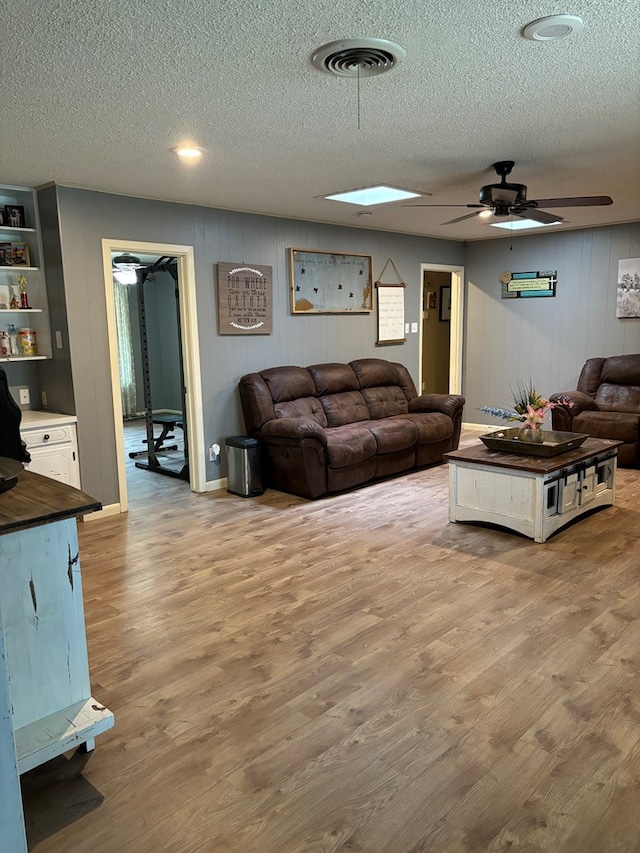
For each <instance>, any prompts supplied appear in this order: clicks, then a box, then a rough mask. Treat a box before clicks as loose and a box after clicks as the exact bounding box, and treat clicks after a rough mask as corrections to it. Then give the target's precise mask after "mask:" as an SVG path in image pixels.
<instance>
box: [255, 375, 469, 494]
mask: <svg viewBox="0 0 640 853" xmlns="http://www.w3.org/2000/svg"><path fill="white" fill-rule="evenodd" d="M240 400H241V403H242V410H243V413H244V419H245V425H246V428H247V432H248V434H249V435H250V436H252V437H254V438H258V439H259V440H260V442H261V446H262V463H263V478H264V485H265V486H271V487H272V488H274V489H279V490H280V491H284V492H291V493H292V494H295V495H300V496H301V497H305V498H318V497H321V496H322V495H326V494H333V493H336V492H341V491H344V490H347V489H352V488H355V487H357V486H361V485H363V484H365V483H369V482H372V481H373V480H378V479H381V478H383V477H389V476H392V475H396V474H401V473H404V472H407V471H411V470H413V469H415V468H423V467H425V466H428V465H434V464H436V463H439V462H442V460H443V454H444V453H447V452H448V451H450V450H455V449H456V448H457V446H458V442H459V440H460V428H461V425H462V408H463V406H464V398H463V397H460V396H458V395H455V394H425V395H423V396H418V394H417V392H416V388H415V385H414V384H413V380H412V379H411V376H410V375H409V372H408V370H407V369H406V367H404V365H402V364H396V363H395V362H391V361H385V360H384V359H379V358H361V359H357V360H356V361H352V362H350V363H349V364H342V363H331V364H315V365H312V366H311V367H272V368H270V369H268V370H262V371H260V372H259V373H250V374H248V375H247V376H243V377H242V379H241V380H240Z"/></svg>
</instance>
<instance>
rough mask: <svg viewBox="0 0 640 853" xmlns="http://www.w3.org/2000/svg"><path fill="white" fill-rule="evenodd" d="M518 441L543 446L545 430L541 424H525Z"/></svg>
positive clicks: (519, 432) (519, 433)
mask: <svg viewBox="0 0 640 853" xmlns="http://www.w3.org/2000/svg"><path fill="white" fill-rule="evenodd" d="M518 441H524V442H525V443H527V444H542V443H543V442H544V430H543V429H542V425H541V424H525V425H524V426H523V427H520V430H519V431H518Z"/></svg>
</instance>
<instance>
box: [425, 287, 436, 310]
mask: <svg viewBox="0 0 640 853" xmlns="http://www.w3.org/2000/svg"><path fill="white" fill-rule="evenodd" d="M436 302H437V297H436V292H435V290H428V291H427V309H428V310H429V311H433V310H434V309H435V307H436Z"/></svg>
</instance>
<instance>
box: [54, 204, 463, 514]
mask: <svg viewBox="0 0 640 853" xmlns="http://www.w3.org/2000/svg"><path fill="white" fill-rule="evenodd" d="M56 194H57V216H58V217H59V225H60V237H61V239H60V244H61V257H62V266H63V272H64V287H65V294H66V305H67V311H68V323H69V354H70V358H71V365H72V371H73V388H74V392H75V406H76V412H75V413H76V414H77V416H78V434H79V442H80V465H81V471H82V483H83V488H84V489H85V490H86V491H88V492H89V493H90V494H92V495H94V496H95V497H97V498H99V499H100V500H102V502H103V503H104V504H110V503H114V502H115V501H116V500H117V498H118V492H117V477H116V460H115V438H114V434H115V433H114V423H113V413H112V408H111V386H110V374H109V361H108V342H107V326H106V320H105V306H104V282H103V273H102V254H101V244H100V241H101V239H102V238H110V239H115V240H129V241H144V242H158V243H174V244H180V245H190V246H193V247H194V253H195V271H196V288H197V311H198V330H199V336H200V357H201V371H202V397H203V412H202V418H203V424H204V435H205V443H206V445H207V446H208V445H210V444H212V443H214V442H216V443H218V444H220V445H224V439H225V437H226V436H230V435H238V434H242V433H243V432H244V425H243V423H242V417H241V413H240V407H239V401H238V395H237V383H238V379H239V378H240V376H242V375H243V374H244V373H248V372H250V371H255V370H260V369H263V368H266V367H272V366H275V365H282V364H300V365H304V364H313V363H318V362H325V361H349V360H351V359H354V358H359V357H363V356H364V357H366V356H379V357H383V358H389V359H392V360H397V361H400V362H402V363H403V364H405V365H406V366H407V367H408V368H409V370H410V371H411V373H412V375H413V378H414V380H415V381H417V378H418V356H419V353H418V335H410V336H409V339H408V341H407V343H406V344H404V345H401V344H400V345H394V346H385V347H382V348H380V347H376V346H375V341H376V333H377V322H376V315H375V313H372V314H370V315H355V316H354V315H351V316H345V315H330V316H329V315H322V316H318V315H316V316H300V315H295V316H292V315H291V313H290V310H289V285H288V269H287V248H289V247H298V248H309V249H320V250H335V251H337V252H340V251H344V252H356V253H363V254H371V255H372V256H373V271H374V280H375V278H376V276H377V275H378V274H379V272H380V270H381V269H382V267H383V265H384V263H385V262H386V260H387V259H388V258H390V257H391V258H392V259H393V261H394V264H395V266H396V267H397V269H398V271H399V273H400V275H401V276H402V278H403V280H404V281H405V283H406V284H407V289H406V309H405V314H406V321H407V322H411V321H413V322H418V321H419V320H420V264H421V263H433V264H450V265H452V266H457V265H461V264H462V263H463V258H464V247H463V244H462V243H459V242H454V241H448V240H435V239H428V238H421V237H413V236H408V235H402V234H389V233H386V232H378V231H370V230H364V229H357V228H342V227H337V226H331V225H322V224H318V223H309V222H300V221H296V220H288V219H277V218H274V217H267V216H256V215H253V214H243V213H236V212H232V211H221V210H215V209H211V208H205V207H197V206H192V205H180V204H172V203H169V202H160V201H152V200H148V199H137V198H127V197H124V196H117V195H109V194H106V193H95V192H90V191H87V190H80V189H75V188H70V187H56ZM47 210H48V212H49V215H53V214H54V212H55V208H53V207H52V205H51V204H49V205H48V206H47ZM219 261H221V262H224V261H228V262H244V263H256V264H260V265H269V266H272V267H273V282H274V299H273V302H274V318H273V334H272V335H268V336H256V337H253V336H251V337H247V336H220V335H218V334H217V316H216V289H215V264H216V263H217V262H219ZM224 475H225V468H224V459H223V465H222V466H221V467H217V466H214V465H212V464H211V463H209V462H208V461H207V479H209V480H215V479H218V478H219V477H221V476H224Z"/></svg>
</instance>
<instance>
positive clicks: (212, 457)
mask: <svg viewBox="0 0 640 853" xmlns="http://www.w3.org/2000/svg"><path fill="white" fill-rule="evenodd" d="M209 462H213V463H214V465H219V464H220V445H219V444H212V445H211V447H210V448H209Z"/></svg>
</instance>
